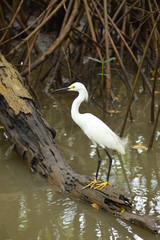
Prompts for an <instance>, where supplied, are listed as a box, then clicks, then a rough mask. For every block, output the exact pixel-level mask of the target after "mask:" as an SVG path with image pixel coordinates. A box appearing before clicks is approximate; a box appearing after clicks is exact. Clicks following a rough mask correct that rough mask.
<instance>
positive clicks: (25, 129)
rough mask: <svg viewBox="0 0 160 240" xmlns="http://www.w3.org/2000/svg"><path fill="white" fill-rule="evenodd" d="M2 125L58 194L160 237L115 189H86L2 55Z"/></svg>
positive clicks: (85, 179) (153, 225)
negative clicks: (67, 196)
mask: <svg viewBox="0 0 160 240" xmlns="http://www.w3.org/2000/svg"><path fill="white" fill-rule="evenodd" d="M0 121H1V122H2V124H3V125H4V128H5V131H6V132H7V134H8V137H9V140H10V142H11V143H13V146H14V148H15V150H16V151H17V153H18V154H19V155H20V156H21V158H22V159H23V160H24V162H26V163H27V164H28V166H29V168H30V169H31V170H32V171H33V172H35V173H38V174H40V175H41V176H42V177H44V178H45V179H47V180H48V181H49V182H50V183H51V184H53V186H54V187H56V188H57V189H58V190H59V191H63V192H66V193H68V194H70V195H72V196H74V197H77V198H79V199H81V200H83V201H84V202H87V203H89V204H92V206H93V207H96V208H97V209H103V210H104V211H106V212H108V213H112V214H114V215H115V216H116V217H118V218H121V219H123V220H127V221H129V222H132V223H134V224H136V225H138V226H141V227H144V228H147V229H149V230H151V231H152V232H154V233H157V234H159V233H160V226H158V223H157V221H156V219H154V218H151V217H149V216H139V215H137V214H133V213H132V202H131V199H130V197H128V196H126V195H125V194H124V193H123V192H122V191H121V190H119V189H117V188H115V187H106V188H105V189H103V190H99V189H96V190H94V189H90V188H87V189H84V188H83V187H84V186H85V185H86V184H88V182H89V181H91V180H92V179H91V177H88V176H82V175H79V174H77V173H76V172H74V171H73V170H72V169H71V168H70V166H69V165H68V164H67V163H66V161H65V160H64V158H63V156H62V154H61V151H60V149H59V148H58V146H57V144H56V142H55V140H54V138H55V135H56V134H55V131H54V130H53V129H52V128H51V127H50V126H49V125H48V124H47V123H46V121H45V120H44V119H43V117H42V116H41V114H40V113H39V111H38V110H37V108H36V106H35V103H34V101H33V99H32V97H31V95H30V94H29V93H28V91H27V89H26V88H25V87H24V85H23V80H22V78H21V76H20V74H19V73H18V72H17V70H16V69H15V68H14V67H13V66H12V65H11V64H10V63H8V62H7V61H6V59H5V58H4V57H3V55H2V54H0Z"/></svg>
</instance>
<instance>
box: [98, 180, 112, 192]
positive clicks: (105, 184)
mask: <svg viewBox="0 0 160 240" xmlns="http://www.w3.org/2000/svg"><path fill="white" fill-rule="evenodd" d="M107 185H108V186H110V187H112V184H111V183H109V182H103V183H98V184H96V187H95V188H94V189H97V188H99V189H100V190H102V189H103V188H105V187H106V186H107Z"/></svg>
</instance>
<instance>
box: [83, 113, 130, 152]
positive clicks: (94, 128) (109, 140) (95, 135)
mask: <svg viewBox="0 0 160 240" xmlns="http://www.w3.org/2000/svg"><path fill="white" fill-rule="evenodd" d="M83 119H84V128H83V129H82V130H83V131H84V132H85V134H86V135H87V136H88V138H89V139H90V140H91V141H92V142H93V143H94V144H99V145H100V146H101V147H103V148H104V147H107V148H111V149H115V150H117V151H118V152H120V153H122V154H124V153H125V150H124V147H123V144H122V139H120V137H119V136H118V135H116V134H115V133H114V132H113V131H112V130H111V129H110V128H109V127H108V126H107V125H106V124H105V123H104V122H102V121H101V120H100V119H99V118H97V117H96V116H94V115H92V114H90V113H86V114H83Z"/></svg>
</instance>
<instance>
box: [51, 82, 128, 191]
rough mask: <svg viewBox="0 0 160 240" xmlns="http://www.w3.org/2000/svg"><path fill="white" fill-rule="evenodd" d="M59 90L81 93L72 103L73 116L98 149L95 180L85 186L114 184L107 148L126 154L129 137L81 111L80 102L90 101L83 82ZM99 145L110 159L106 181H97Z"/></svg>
mask: <svg viewBox="0 0 160 240" xmlns="http://www.w3.org/2000/svg"><path fill="white" fill-rule="evenodd" d="M59 91H76V92H78V93H79V95H78V97H77V98H76V99H75V100H74V101H73V103H72V107H71V116H72V119H73V121H74V122H75V123H76V124H77V125H78V126H79V127H80V128H81V129H82V130H83V132H84V133H85V134H86V135H87V137H88V138H89V139H90V140H91V141H92V143H93V144H94V146H95V147H96V150H97V155H98V166H97V171H96V177H95V179H94V181H92V182H91V183H89V184H88V185H87V186H85V188H86V187H90V188H93V187H94V186H95V185H96V187H95V189H96V188H101V189H102V188H104V187H105V186H107V185H110V186H112V185H111V184H110V183H109V176H110V170H111V166H112V157H111V156H110V154H109V153H108V151H107V150H106V148H111V149H114V150H116V151H117V152H119V153H120V154H125V147H126V145H127V142H128V138H127V137H126V138H124V139H122V138H120V137H119V136H118V135H117V134H115V133H114V132H113V131H112V130H111V129H110V128H109V127H108V126H107V125H106V124H105V123H104V122H102V121H101V120H100V119H99V118H97V117H96V116H94V115H93V114H90V113H83V114H82V113H80V112H79V107H80V104H81V103H82V102H83V101H88V92H87V90H86V88H85V86H84V85H83V84H82V83H80V82H75V83H73V84H71V85H70V86H69V87H66V88H61V89H57V90H55V92H59ZM98 145H99V146H100V147H102V148H103V149H104V150H105V152H106V154H107V156H108V158H109V161H110V162H109V168H108V173H107V181H106V182H104V183H98V182H97V178H98V172H99V168H100V164H101V157H100V153H99V150H98Z"/></svg>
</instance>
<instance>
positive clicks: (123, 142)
mask: <svg viewBox="0 0 160 240" xmlns="http://www.w3.org/2000/svg"><path fill="white" fill-rule="evenodd" d="M120 139H121V145H122V147H123V148H124V154H125V148H126V147H127V144H128V135H127V137H125V138H120Z"/></svg>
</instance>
